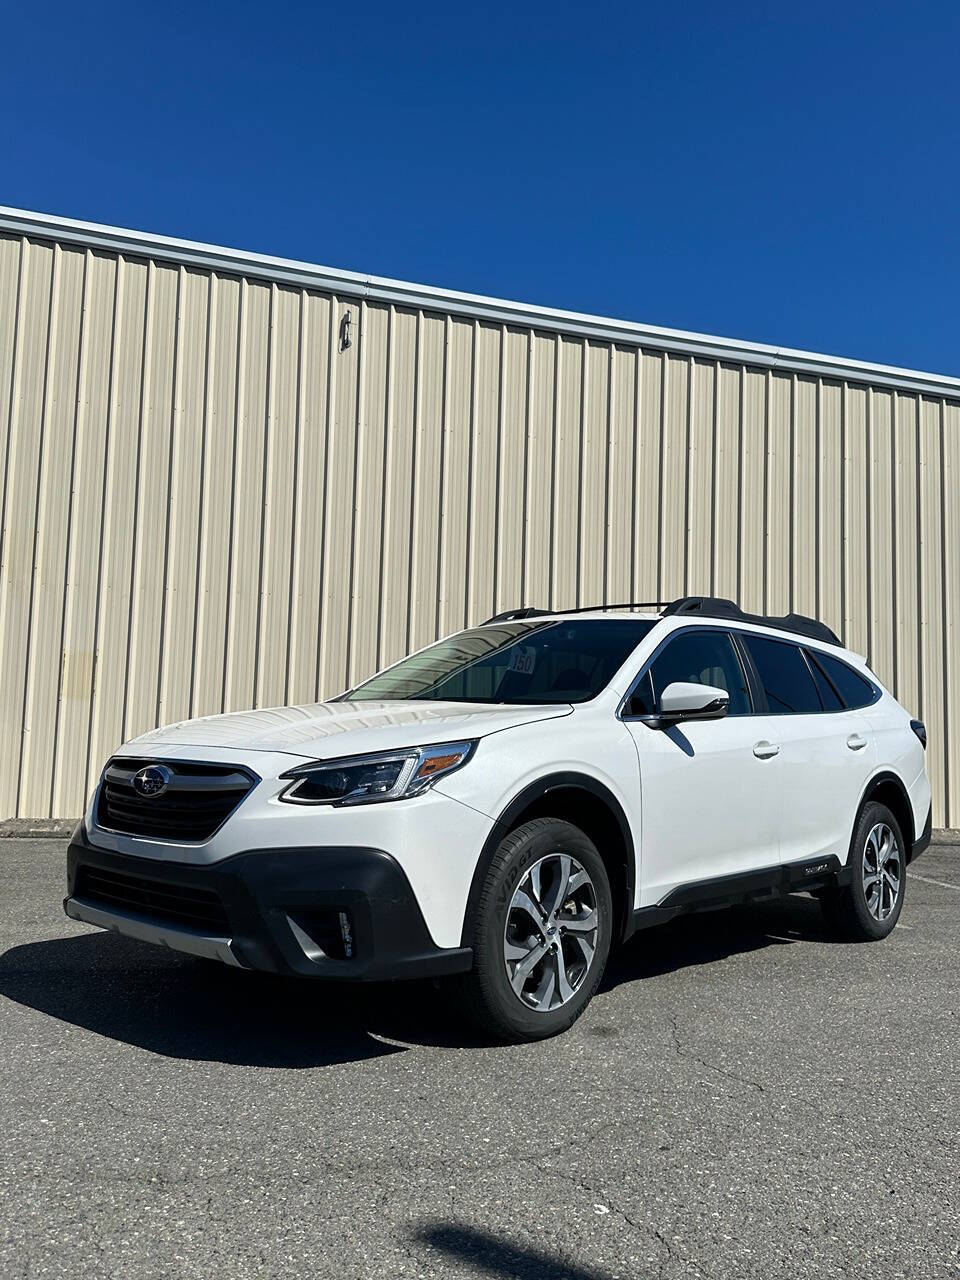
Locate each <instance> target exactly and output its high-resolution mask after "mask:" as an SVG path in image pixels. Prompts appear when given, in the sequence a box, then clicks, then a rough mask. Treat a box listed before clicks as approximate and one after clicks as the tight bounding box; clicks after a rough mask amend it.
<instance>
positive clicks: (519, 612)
mask: <svg viewBox="0 0 960 1280" xmlns="http://www.w3.org/2000/svg"><path fill="white" fill-rule="evenodd" d="M668 603H669V602H668V601H666V600H627V601H625V602H623V603H621V604H583V605H578V607H577V608H576V609H538V608H535V607H534V606H532V605H531V606H528V607H527V608H524V609H507V610H506V611H505V612H503V613H495V614H494V615H493V617H492V618H487V620H486V621H485V622H481V624H480V625H481V626H482V627H489V626H490V625H491V624H492V623H494V622H519V621H520V620H521V619H523V618H541V617H554V616H556V615H558V614H563V615H564V616H566V615H567V614H570V613H603V612H605V611H606V610H609V609H665V608H667V605H668Z"/></svg>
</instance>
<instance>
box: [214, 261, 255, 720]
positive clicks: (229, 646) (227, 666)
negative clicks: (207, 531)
mask: <svg viewBox="0 0 960 1280" xmlns="http://www.w3.org/2000/svg"><path fill="white" fill-rule="evenodd" d="M248 287H249V286H248V284H247V282H246V280H241V281H240V295H239V297H238V299H237V374H236V388H235V392H234V400H233V459H232V471H231V476H230V520H229V532H228V541H227V582H226V607H225V610H224V628H223V679H222V681H221V685H220V710H221V712H223V711H226V709H227V691H228V688H229V687H230V683H231V674H232V671H233V656H234V648H235V641H234V638H233V637H234V628H233V625H232V623H233V564H234V542H235V533H236V519H237V481H238V476H239V454H240V424H241V422H242V421H243V413H244V392H245V389H246V370H245V361H244V355H245V350H246V326H247V305H248V304H247V289H248Z"/></svg>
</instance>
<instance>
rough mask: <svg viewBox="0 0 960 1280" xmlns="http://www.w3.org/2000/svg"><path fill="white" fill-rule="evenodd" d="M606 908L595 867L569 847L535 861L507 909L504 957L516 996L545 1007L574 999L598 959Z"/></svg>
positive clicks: (538, 1007)
mask: <svg viewBox="0 0 960 1280" xmlns="http://www.w3.org/2000/svg"><path fill="white" fill-rule="evenodd" d="M599 925H600V914H599V911H598V910H597V894H596V890H595V888H594V885H593V881H592V880H591V879H590V876H589V873H588V872H587V871H585V870H584V868H583V867H582V866H581V865H580V863H579V862H577V860H576V858H574V857H572V856H571V855H570V854H568V853H551V854H548V855H547V856H546V857H544V858H541V859H540V860H539V861H538V862H535V863H534V864H533V866H531V867H530V868H529V869H528V870H527V872H526V873H525V874H524V876H523V878H522V879H521V880H520V883H519V884H518V885H517V888H516V889H515V891H514V894H513V897H512V898H511V900H510V907H509V910H508V911H507V922H506V927H505V929H504V936H503V959H504V964H505V965H506V970H507V978H508V979H509V982H510V985H511V987H512V988H513V990H514V993H515V994H516V996H517V997H518V998H519V999H520V1000H522V1001H523V1003H524V1004H525V1005H527V1006H528V1007H529V1008H531V1009H536V1010H538V1011H539V1012H541V1013H546V1012H549V1011H550V1010H552V1009H558V1008H560V1006H561V1005H564V1004H566V1003H567V1002H568V1001H569V1000H572V999H573V997H574V995H575V994H576V992H577V990H578V988H579V987H580V986H581V985H582V983H583V980H584V978H586V976H587V973H588V972H589V970H590V967H591V965H592V963H593V957H594V954H595V952H596V949H597V930H598V928H599Z"/></svg>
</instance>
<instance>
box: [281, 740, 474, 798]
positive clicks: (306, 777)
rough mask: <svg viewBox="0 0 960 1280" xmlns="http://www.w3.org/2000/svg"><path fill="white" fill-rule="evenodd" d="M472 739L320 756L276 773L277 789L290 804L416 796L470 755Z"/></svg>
mask: <svg viewBox="0 0 960 1280" xmlns="http://www.w3.org/2000/svg"><path fill="white" fill-rule="evenodd" d="M476 745H477V744H476V742H445V743H443V744H442V745H440V746H434V747H411V748H410V749H409V750H404V751H391V752H386V753H384V754H382V755H370V756H349V757H348V758H347V759H345V760H318V761H317V762H316V763H315V764H305V765H301V766H300V767H299V768H297V769H289V770H288V771H287V772H286V773H282V774H281V775H280V777H281V779H284V780H287V779H288V780H289V786H287V787H285V788H284V789H283V791H281V792H280V799H281V800H285V801H286V802H287V803H288V804H333V805H345V804H371V803H373V802H375V801H380V800H405V799H406V798H407V797H408V796H418V795H420V793H421V792H423V791H426V790H427V788H428V787H431V786H433V784H434V783H435V782H436V781H437V779H438V778H445V777H446V776H447V774H448V773H453V771H454V770H455V769H459V768H460V767H461V765H464V764H466V763H467V761H468V760H469V759H470V757H471V755H472V754H473V749H474V747H475V746H476Z"/></svg>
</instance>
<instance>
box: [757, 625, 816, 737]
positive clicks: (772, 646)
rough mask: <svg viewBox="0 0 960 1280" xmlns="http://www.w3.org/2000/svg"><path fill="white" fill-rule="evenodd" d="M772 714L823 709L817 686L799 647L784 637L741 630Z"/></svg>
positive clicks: (805, 713) (812, 711)
mask: <svg viewBox="0 0 960 1280" xmlns="http://www.w3.org/2000/svg"><path fill="white" fill-rule="evenodd" d="M741 639H742V640H743V642H744V644H745V645H746V646H747V649H748V651H749V653H750V657H751V658H752V659H753V663H754V666H755V667H756V668H757V674H758V675H759V676H760V683H761V684H762V685H763V688H764V691H765V693H766V695H767V706H768V708H769V711H770V714H771V715H773V716H786V715H813V714H815V713H819V712H820V711H822V710H823V706H822V705H821V702H820V695H819V694H818V693H817V686H816V685H815V684H814V682H813V676H812V675H811V674H810V668H809V667H808V666H807V662H806V659H805V658H804V656H803V653H802V652H801V650H800V649H799V647H798V646H797V645H795V644H790V642H789V641H788V640H765V639H764V638H763V637H761V636H755V635H751V634H750V632H746V631H745V632H743V633H742V635H741Z"/></svg>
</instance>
